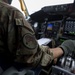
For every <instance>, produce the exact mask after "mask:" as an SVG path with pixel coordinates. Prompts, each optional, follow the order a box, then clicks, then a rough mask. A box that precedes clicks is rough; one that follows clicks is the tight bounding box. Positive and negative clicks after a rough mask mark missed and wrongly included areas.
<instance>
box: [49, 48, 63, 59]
mask: <svg viewBox="0 0 75 75" xmlns="http://www.w3.org/2000/svg"><path fill="white" fill-rule="evenodd" d="M49 50H50V51H51V52H53V59H55V58H58V57H60V56H62V55H63V50H62V49H61V48H59V47H57V48H50V49H49Z"/></svg>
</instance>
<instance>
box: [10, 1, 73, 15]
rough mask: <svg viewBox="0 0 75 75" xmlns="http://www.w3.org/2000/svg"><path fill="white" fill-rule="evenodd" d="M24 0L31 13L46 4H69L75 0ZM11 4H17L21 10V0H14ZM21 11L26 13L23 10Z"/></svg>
mask: <svg viewBox="0 0 75 75" xmlns="http://www.w3.org/2000/svg"><path fill="white" fill-rule="evenodd" d="M24 1H25V4H26V6H27V9H28V12H29V15H30V14H32V13H34V12H36V11H38V10H40V9H41V8H42V7H44V6H51V5H60V4H68V3H73V2H74V0H24ZM11 5H12V6H15V7H16V8H18V9H19V10H20V11H21V8H20V3H19V0H13V1H12V4H11ZM21 12H22V13H24V12H23V11H21Z"/></svg>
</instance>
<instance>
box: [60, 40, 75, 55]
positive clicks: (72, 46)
mask: <svg viewBox="0 0 75 75" xmlns="http://www.w3.org/2000/svg"><path fill="white" fill-rule="evenodd" d="M60 48H62V50H63V51H64V55H68V54H69V53H72V52H73V51H74V52H75V40H66V41H64V42H63V43H62V44H61V45H60Z"/></svg>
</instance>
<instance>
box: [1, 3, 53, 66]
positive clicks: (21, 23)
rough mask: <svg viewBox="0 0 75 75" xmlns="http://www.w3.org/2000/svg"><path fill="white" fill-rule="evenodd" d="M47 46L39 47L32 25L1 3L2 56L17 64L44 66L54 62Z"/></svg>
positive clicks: (12, 8)
mask: <svg viewBox="0 0 75 75" xmlns="http://www.w3.org/2000/svg"><path fill="white" fill-rule="evenodd" d="M48 49H49V48H48V47H47V46H39V45H38V43H37V40H36V38H35V33H34V31H33V29H32V27H31V25H30V24H29V23H28V22H27V21H26V20H25V18H24V16H23V14H22V13H21V12H20V11H19V10H17V9H16V8H14V7H12V6H10V5H8V4H6V3H2V2H0V54H1V55H4V56H5V57H6V56H7V55H9V56H10V55H13V57H14V61H15V62H20V63H25V64H28V65H29V64H30V65H33V66H35V65H37V64H41V65H42V66H46V65H48V64H49V63H50V62H51V61H52V60H53V54H52V52H50V50H48Z"/></svg>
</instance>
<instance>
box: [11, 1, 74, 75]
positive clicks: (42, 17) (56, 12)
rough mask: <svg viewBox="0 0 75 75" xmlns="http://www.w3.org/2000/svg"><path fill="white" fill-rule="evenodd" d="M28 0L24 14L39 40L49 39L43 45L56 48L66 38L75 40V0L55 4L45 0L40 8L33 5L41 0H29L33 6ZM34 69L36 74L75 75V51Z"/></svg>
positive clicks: (25, 2)
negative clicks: (45, 65) (29, 4)
mask: <svg viewBox="0 0 75 75" xmlns="http://www.w3.org/2000/svg"><path fill="white" fill-rule="evenodd" d="M13 1H17V0H13ZM27 1H28V0H24V4H25V8H26V12H24V15H25V18H26V20H27V21H28V22H29V23H30V24H31V26H32V28H33V29H34V31H35V36H36V38H37V40H42V39H44V40H45V39H46V40H49V41H46V42H45V43H44V44H42V45H48V46H49V47H52V48H54V47H57V46H59V45H60V44H61V43H62V42H64V41H65V40H68V39H73V40H75V1H74V0H72V2H68V3H61V2H62V1H60V0H58V1H60V4H58V2H57V4H55V5H54V4H52V5H51V4H50V3H51V2H50V1H49V0H47V1H49V2H48V5H47V2H46V0H44V1H42V2H40V3H42V4H43V6H41V4H39V6H36V8H37V9H38V7H39V9H38V10H37V9H36V10H33V8H34V7H33V6H32V5H34V6H35V5H36V4H34V2H36V3H37V2H38V1H40V0H38V1H37V0H32V1H33V3H32V2H31V1H30V0H29V3H31V4H32V5H31V6H32V7H31V6H27V3H28V2H27ZM65 1H70V0H65ZM45 2H46V3H45ZM12 3H13V4H12V5H14V3H15V2H12ZM55 3H56V2H55ZM49 4H50V5H49ZM30 7H31V8H30ZM28 8H30V10H31V9H32V11H31V12H29V9H28ZM22 12H23V10H22ZM34 71H35V74H36V75H75V52H73V53H69V54H68V56H65V57H61V58H59V59H58V61H57V63H56V64H53V63H52V64H50V65H49V66H47V67H40V66H38V67H37V68H36V69H35V70H34ZM72 71H73V72H72ZM15 75H16V74H15Z"/></svg>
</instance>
